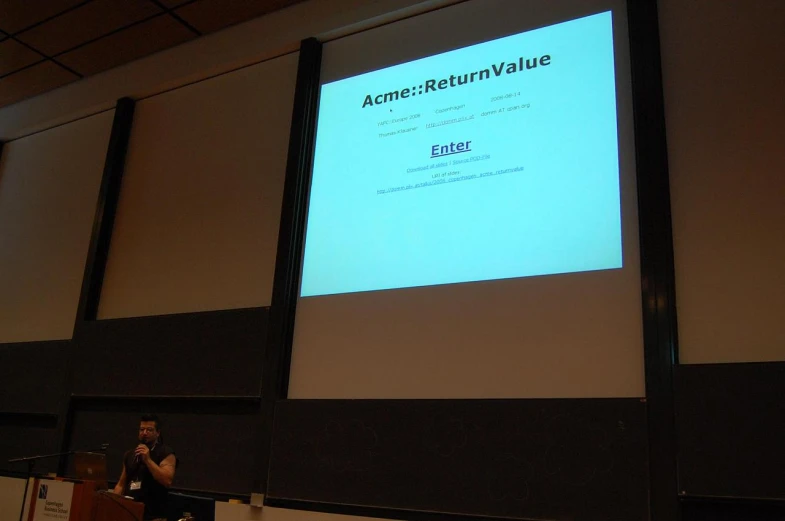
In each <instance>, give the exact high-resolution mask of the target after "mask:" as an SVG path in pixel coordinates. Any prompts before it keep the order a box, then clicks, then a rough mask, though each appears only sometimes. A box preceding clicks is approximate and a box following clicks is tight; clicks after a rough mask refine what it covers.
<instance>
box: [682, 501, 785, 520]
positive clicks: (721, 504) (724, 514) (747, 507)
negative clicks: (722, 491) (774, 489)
mask: <svg viewBox="0 0 785 521" xmlns="http://www.w3.org/2000/svg"><path fill="white" fill-rule="evenodd" d="M783 519H785V503H782V502H779V503H777V502H769V503H767V502H757V501H718V500H712V499H701V500H687V501H684V502H682V514H681V521H782V520H783Z"/></svg>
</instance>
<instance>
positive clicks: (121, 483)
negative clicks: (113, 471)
mask: <svg viewBox="0 0 785 521" xmlns="http://www.w3.org/2000/svg"><path fill="white" fill-rule="evenodd" d="M126 479H127V478H126V475H125V463H123V472H122V473H121V474H120V479H118V480H117V485H115V486H114V490H113V492H114V493H115V494H120V495H122V494H123V491H124V490H125V482H126Z"/></svg>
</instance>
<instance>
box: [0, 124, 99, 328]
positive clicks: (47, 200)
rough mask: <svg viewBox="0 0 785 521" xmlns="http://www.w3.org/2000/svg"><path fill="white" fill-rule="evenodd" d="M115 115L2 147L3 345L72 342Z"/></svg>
mask: <svg viewBox="0 0 785 521" xmlns="http://www.w3.org/2000/svg"><path fill="white" fill-rule="evenodd" d="M113 115H114V110H111V111H108V112H104V113H101V114H99V115H96V116H92V117H89V118H85V119H81V120H79V121H75V122H73V123H70V124H67V125H63V126H60V127H56V128H53V129H51V130H47V131H45V132H41V133H39V134H35V135H32V136H29V137H26V138H22V139H18V140H16V141H12V142H10V143H7V144H6V145H5V147H4V148H3V156H2V158H0V343H3V342H29V341H34V340H61V339H69V338H71V335H72V333H73V327H74V321H75V319H76V308H77V305H78V303H79V293H80V290H81V286H82V275H83V273H84V267H85V260H86V258H87V249H88V247H89V244H90V235H91V232H92V225H93V219H94V216H95V207H96V201H97V197H98V188H99V186H100V183H101V175H102V172H103V167H104V159H105V157H106V147H107V145H108V142H109V134H110V132H111V127H112V117H113Z"/></svg>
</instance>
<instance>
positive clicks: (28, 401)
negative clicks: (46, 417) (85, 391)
mask: <svg viewBox="0 0 785 521" xmlns="http://www.w3.org/2000/svg"><path fill="white" fill-rule="evenodd" d="M70 354H71V352H70V342H69V341H67V340H63V341H51V342H24V343H15V344H0V382H2V383H1V384H0V412H27V413H51V414H60V413H61V412H62V411H64V410H65V405H66V402H67V394H68V393H67V390H66V385H67V382H68V367H69V364H68V358H69V356H70Z"/></svg>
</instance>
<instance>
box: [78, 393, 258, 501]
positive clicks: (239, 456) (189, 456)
mask: <svg viewBox="0 0 785 521" xmlns="http://www.w3.org/2000/svg"><path fill="white" fill-rule="evenodd" d="M78 406H79V405H78V404H77V407H78ZM89 407H90V409H87V410H75V411H73V413H72V414H73V416H72V423H71V431H70V432H71V436H70V442H69V447H68V448H69V449H76V450H79V449H90V448H93V447H99V446H100V445H101V443H109V450H108V451H107V469H108V472H109V479H110V480H112V481H115V480H117V478H119V477H120V471H121V469H122V458H123V454H124V453H125V451H127V450H131V449H133V448H134V447H136V445H137V443H138V441H137V439H138V438H137V432H138V428H139V417H140V413H141V412H142V411H145V412H156V413H157V414H158V415H159V416H160V418H161V419H162V421H163V422H164V424H163V428H162V434H163V437H164V441H165V443H166V444H167V445H170V446H171V447H172V448H173V449H174V450H175V452H176V453H177V457H178V461H179V464H178V467H177V473H176V475H175V483H174V486H175V487H176V488H185V489H194V490H204V491H215V492H234V493H238V494H249V493H250V492H252V491H258V490H257V489H255V488H254V486H255V483H257V482H258V479H259V478H260V475H261V474H263V471H260V470H259V469H257V468H256V461H255V454H256V449H257V445H258V440H259V437H260V435H261V434H260V430H261V429H262V427H263V426H262V421H263V420H262V418H263V417H262V416H261V415H259V414H256V412H257V411H258V403H253V402H247V403H238V404H230V403H214V404H211V403H209V402H207V403H203V402H200V401H198V400H193V401H191V402H189V403H186V402H183V403H168V404H167V403H158V404H156V403H155V402H139V403H132V404H123V403H111V402H109V401H106V402H104V403H103V404H102V405H100V406H94V405H90V406H89ZM67 468H68V472H70V471H72V468H71V463H70V462H69V465H68V466H67Z"/></svg>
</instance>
